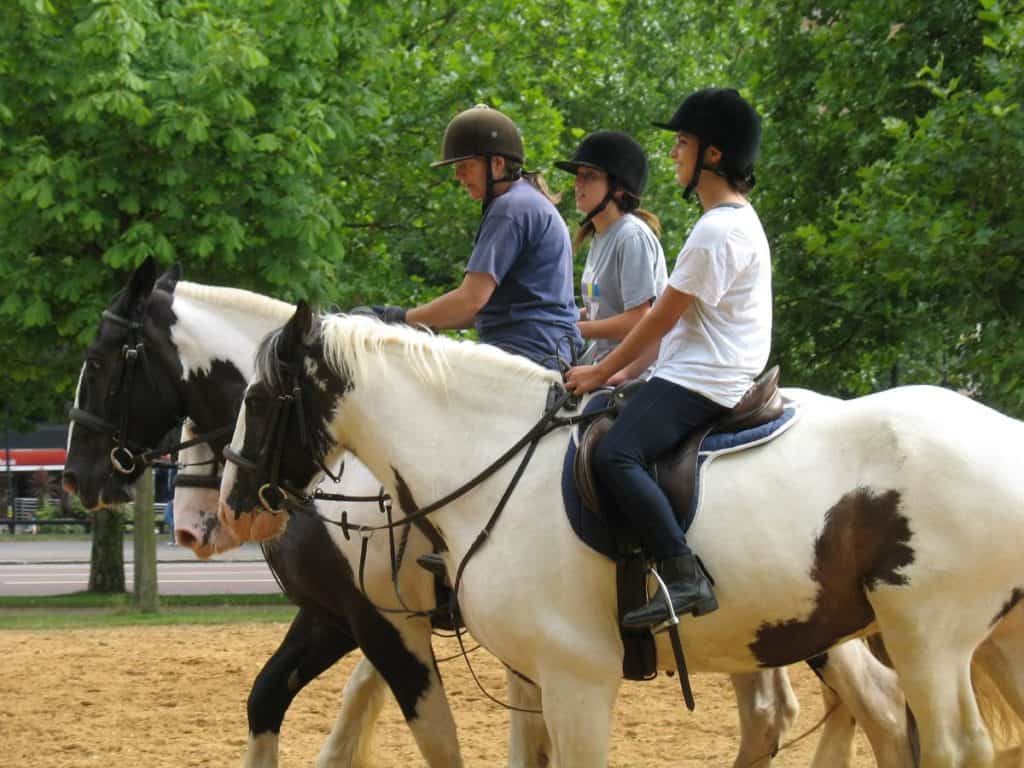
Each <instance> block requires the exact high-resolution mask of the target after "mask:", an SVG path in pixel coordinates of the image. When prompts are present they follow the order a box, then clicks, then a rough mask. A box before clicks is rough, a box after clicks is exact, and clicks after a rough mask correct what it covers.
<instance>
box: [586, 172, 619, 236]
mask: <svg viewBox="0 0 1024 768" xmlns="http://www.w3.org/2000/svg"><path fill="white" fill-rule="evenodd" d="M618 189H619V183H618V182H617V181H615V180H614V179H613V178H612V177H611V176H609V177H608V191H607V192H605V193H604V197H603V198H602V199H601V202H600V203H598V204H597V205H595V206H594V207H593V208H592V209H591V211H590V213H588V214H587V215H586V216H584V217H583V218H582V219H581V220H580V226H581V227H585V226H587V224H589V223H590V222H591V221H593V220H594V217H595V216H597V215H598V214H599V213H601V211H603V210H604V209H605V208H607V207H608V203H610V202H611V201H612V200H614V199H615V193H616V192H617V191H618Z"/></svg>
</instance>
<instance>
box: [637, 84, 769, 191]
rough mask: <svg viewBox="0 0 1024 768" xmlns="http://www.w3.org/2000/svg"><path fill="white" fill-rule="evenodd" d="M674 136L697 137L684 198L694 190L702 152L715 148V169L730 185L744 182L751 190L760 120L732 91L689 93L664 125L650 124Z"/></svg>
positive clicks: (701, 162) (759, 143)
mask: <svg viewBox="0 0 1024 768" xmlns="http://www.w3.org/2000/svg"><path fill="white" fill-rule="evenodd" d="M654 125H655V126H657V127H658V128H665V129H667V130H669V131H672V132H674V133H679V132H683V133H691V134H693V135H694V136H696V137H697V140H698V147H697V157H698V162H697V166H696V168H695V169H694V172H693V178H692V179H691V180H690V183H689V184H688V185H687V187H686V190H685V191H684V192H683V196H684V197H687V198H688V197H689V196H690V193H691V192H693V190H694V189H695V188H696V186H697V182H698V180H699V179H700V171H701V169H702V168H706V167H707V166H705V165H704V164H703V158H704V151H705V150H706V149H707V148H708V147H710V146H715V147H718V149H719V150H720V151H721V152H722V159H721V161H720V162H719V163H718V166H717V167H716V168H708V170H709V171H713V172H715V173H718V174H719V175H720V176H723V177H724V178H725V179H726V180H727V181H729V182H730V183H735V182H737V181H743V182H746V184H747V185H749V187H753V186H754V183H755V181H754V161H755V160H757V153H758V150H759V149H760V147H761V118H760V117H759V116H758V114H757V111H756V110H755V109H754V108H753V107H752V106H750V104H749V103H747V101H746V100H745V99H744V98H743V97H742V96H740V94H739V92H738V91H736V90H735V89H733V88H704V89H702V90H699V91H695V92H694V93H691V94H690V95H689V96H687V97H686V99H684V100H683V103H682V104H680V105H679V109H677V110H676V111H675V114H674V115H672V118H671V119H670V120H669V121H668V122H667V123H654Z"/></svg>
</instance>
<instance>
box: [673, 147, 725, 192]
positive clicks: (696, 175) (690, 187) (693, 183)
mask: <svg viewBox="0 0 1024 768" xmlns="http://www.w3.org/2000/svg"><path fill="white" fill-rule="evenodd" d="M706 149H707V145H706V144H705V143H704V140H703V139H701V140H700V142H699V143H698V146H697V162H696V163H695V165H694V168H693V178H691V179H690V183H689V184H687V185H686V189H684V190H683V200H689V199H690V195H691V194H692V193H693V191H694V190H695V189H696V188H697V183H698V182H699V181H700V172H701V171H702V170H704V171H710V172H711V173H713V174H715V175H716V176H719V177H721V178H723V179H725V180H726V181H728V179H729V177H728V176H726V175H725V173H724V172H723V171H722V169H721V168H718V167H717V166H710V165H704V151H705V150H706Z"/></svg>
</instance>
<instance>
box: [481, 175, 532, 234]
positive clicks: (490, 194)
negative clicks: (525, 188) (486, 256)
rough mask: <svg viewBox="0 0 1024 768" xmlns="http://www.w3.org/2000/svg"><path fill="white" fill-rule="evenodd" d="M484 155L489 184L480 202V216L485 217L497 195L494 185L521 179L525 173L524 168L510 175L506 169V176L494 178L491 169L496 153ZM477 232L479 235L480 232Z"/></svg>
mask: <svg viewBox="0 0 1024 768" xmlns="http://www.w3.org/2000/svg"><path fill="white" fill-rule="evenodd" d="M483 157H484V165H485V166H486V171H487V186H486V188H485V189H484V199H483V201H482V202H481V203H480V218H483V215H484V214H485V213H487V208H488V207H489V206H490V204H491V203H492V202H493V201H494V198H495V197H496V195H495V194H494V185H495V184H500V183H501V182H503V181H519V179H520V178H521V177H522V175H523V172H522V169H520V170H518V171H516V172H515V173H513V174H511V175H509V173H508V172H507V171H506V172H505V175H504V176H502V177H501V178H500V179H496V178H494V174H493V173H492V171H491V158H492V157H494V155H484V156H483ZM477 234H478V235H479V232H478V233H477Z"/></svg>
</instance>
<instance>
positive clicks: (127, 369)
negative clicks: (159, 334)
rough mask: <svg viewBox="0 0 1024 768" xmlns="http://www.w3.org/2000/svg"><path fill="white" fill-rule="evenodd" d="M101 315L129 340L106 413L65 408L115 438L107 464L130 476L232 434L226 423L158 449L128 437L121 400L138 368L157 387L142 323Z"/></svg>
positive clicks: (89, 426) (86, 424)
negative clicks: (177, 453)
mask: <svg viewBox="0 0 1024 768" xmlns="http://www.w3.org/2000/svg"><path fill="white" fill-rule="evenodd" d="M103 318H104V319H105V320H109V321H110V322H112V323H114V324H116V325H119V326H121V327H122V328H126V329H128V341H127V342H126V343H125V344H123V345H122V346H121V367H120V370H119V372H118V375H117V376H116V377H115V378H114V380H113V383H112V385H111V387H110V389H109V390H108V392H107V396H106V399H105V400H104V403H105V409H104V410H105V411H106V413H105V414H103V415H102V416H98V415H96V414H95V413H92V412H90V411H87V410H85V409H84V408H78V407H74V406H73V407H72V408H71V409H70V410H69V411H68V417H69V418H70V419H71V420H72V421H74V422H75V423H76V424H80V425H81V426H83V427H85V428H86V429H91V430H92V431H93V432H99V433H101V434H106V435H110V437H111V439H112V440H113V441H114V447H113V448H112V449H111V450H110V464H111V466H112V467H113V468H114V469H115V470H116V471H117V472H119V473H120V474H122V475H132V474H134V473H135V472H136V471H137V470H138V469H139V468H140V467H146V466H148V465H150V464H152V463H153V462H154V461H156V460H157V459H158V458H159V457H161V456H163V455H165V454H168V453H174V452H175V451H179V450H182V449H184V448H189V447H191V446H193V445H198V444H200V443H210V444H212V441H214V440H217V439H220V438H223V437H225V436H227V435H230V434H231V432H232V431H233V426H231V425H228V426H224V427H220V428H218V429H213V430H210V431H209V432H203V433H201V434H199V435H197V436H196V437H194V438H192V439H191V440H186V441H182V442H178V443H176V444H174V445H168V446H161V447H159V448H146V447H145V446H141V445H139V444H138V443H136V442H135V441H133V440H130V439H129V438H128V423H129V421H130V419H131V413H130V409H129V408H127V407H126V403H125V402H124V400H125V398H126V397H127V394H128V393H129V392H131V390H132V386H133V385H134V383H135V377H136V376H137V374H138V369H139V368H140V367H141V368H142V371H143V373H144V374H145V376H146V378H147V380H148V381H149V383H150V385H151V386H152V387H153V388H154V389H156V388H157V387H156V383H155V381H154V378H153V373H152V371H151V369H150V363H149V356H148V354H147V352H146V342H145V339H144V337H143V334H142V330H143V322H142V320H141V319H138V318H128V317H122V316H121V315H118V314H115V313H114V312H112V311H110V310H109V309H106V310H104V311H103ZM118 406H120V407H118ZM115 414H116V415H115ZM115 418H116V419H117V422H116V423H115V421H114V419H115Z"/></svg>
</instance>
